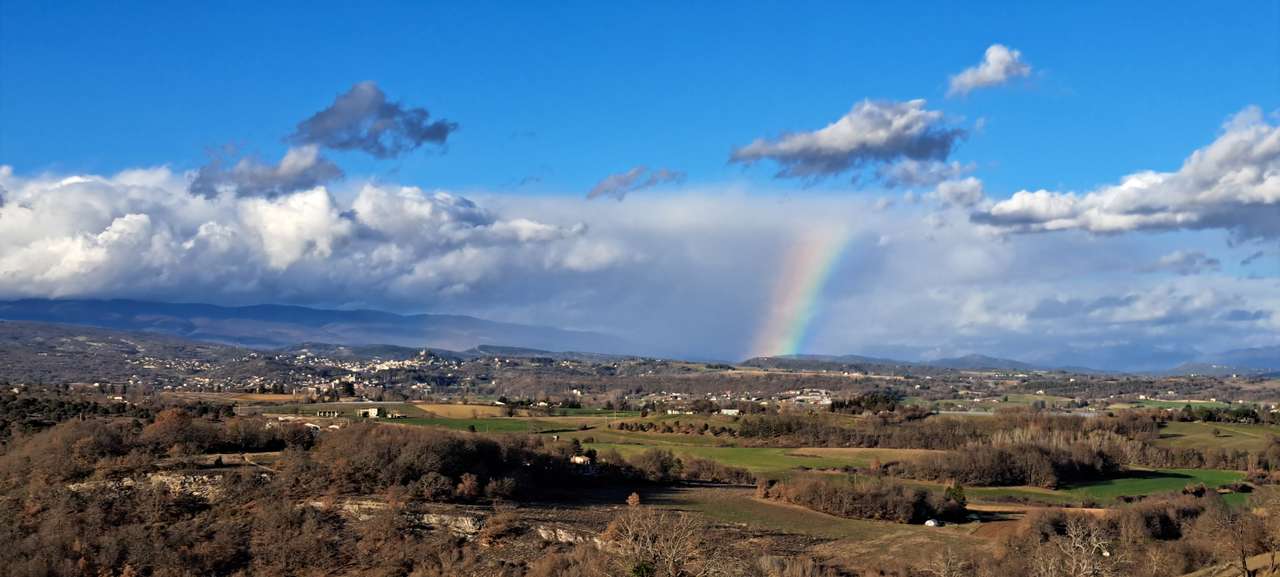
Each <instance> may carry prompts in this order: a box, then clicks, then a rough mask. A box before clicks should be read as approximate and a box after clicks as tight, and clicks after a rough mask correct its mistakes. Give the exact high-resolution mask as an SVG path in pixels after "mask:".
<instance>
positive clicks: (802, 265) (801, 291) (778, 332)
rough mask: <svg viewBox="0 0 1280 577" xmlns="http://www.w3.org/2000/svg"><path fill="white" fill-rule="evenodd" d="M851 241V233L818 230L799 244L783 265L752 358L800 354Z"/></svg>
mask: <svg viewBox="0 0 1280 577" xmlns="http://www.w3.org/2000/svg"><path fill="white" fill-rule="evenodd" d="M848 240H849V235H848V232H847V231H845V230H844V229H837V228H828V229H815V230H812V231H809V232H807V233H805V234H804V235H803V236H802V237H800V238H799V239H797V240H796V242H795V244H793V245H792V247H791V250H790V251H788V253H787V255H786V257H785V258H784V260H783V262H782V267H781V270H780V273H779V275H778V276H777V280H776V281H775V284H774V287H773V297H772V298H771V299H770V301H769V303H770V306H769V310H768V311H766V317H765V320H764V323H763V324H761V326H760V329H759V330H758V331H757V332H756V338H755V340H754V341H753V345H752V349H751V350H752V354H751V356H757V357H758V356H778V355H792V354H796V353H798V352H800V350H801V349H800V347H801V345H802V344H803V341H804V338H805V337H806V336H807V334H808V332H809V325H810V324H811V323H812V322H813V319H814V318H815V317H816V316H817V313H818V308H819V305H820V303H821V300H822V293H823V289H824V288H825V287H826V285H827V282H828V281H829V280H830V279H831V274H832V273H833V272H834V271H835V269H836V267H837V265H838V264H839V263H840V257H841V255H842V254H844V250H845V247H846V246H847V245H848Z"/></svg>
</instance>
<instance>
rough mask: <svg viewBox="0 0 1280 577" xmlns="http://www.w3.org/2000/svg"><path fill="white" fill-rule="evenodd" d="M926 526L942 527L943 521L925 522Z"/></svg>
mask: <svg viewBox="0 0 1280 577" xmlns="http://www.w3.org/2000/svg"><path fill="white" fill-rule="evenodd" d="M924 526H925V527H941V526H942V521H939V520H937V519H929V520H928V521H925V522H924Z"/></svg>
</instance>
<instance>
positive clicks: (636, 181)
mask: <svg viewBox="0 0 1280 577" xmlns="http://www.w3.org/2000/svg"><path fill="white" fill-rule="evenodd" d="M684 177H685V174H684V172H681V171H679V170H671V169H667V168H659V169H656V170H649V168H648V167H646V166H637V167H635V168H632V169H631V170H628V171H626V172H619V173H617V174H610V175H609V176H606V177H604V178H603V179H601V180H600V182H597V183H596V185H595V186H593V187H591V191H590V192H588V193H587V198H598V197H601V196H611V197H613V198H616V199H618V200H622V199H623V198H626V196H627V194H629V193H632V192H635V191H637V190H642V189H645V188H650V187H653V186H658V185H660V184H668V183H674V182H682V181H684Z"/></svg>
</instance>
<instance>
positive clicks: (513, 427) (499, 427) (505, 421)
mask: <svg viewBox="0 0 1280 577" xmlns="http://www.w3.org/2000/svg"><path fill="white" fill-rule="evenodd" d="M387 422H389V423H399V424H404V425H416V426H420V427H443V428H446V429H453V430H455V431H469V430H471V427H475V430H476V432H477V433H543V432H550V431H572V430H575V429H576V428H577V425H576V424H574V423H571V422H565V421H555V420H548V419H527V418H519V417H495V418H492V419H443V418H435V417H413V418H408V419H393V420H388V421H387Z"/></svg>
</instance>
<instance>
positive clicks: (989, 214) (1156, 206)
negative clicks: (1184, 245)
mask: <svg viewBox="0 0 1280 577" xmlns="http://www.w3.org/2000/svg"><path fill="white" fill-rule="evenodd" d="M974 220H975V221H976V222H980V223H984V224H989V225H993V226H996V227H999V228H1001V229H1004V230H1008V231H1014V232H1047V231H1059V230H1084V231H1088V232H1092V233H1121V232H1128V231H1135V230H1177V229H1224V230H1227V231H1230V232H1231V233H1232V234H1233V236H1234V237H1235V238H1236V239H1237V240H1248V239H1269V238H1276V237H1277V236H1280V127H1277V126H1276V125H1274V124H1270V123H1268V122H1266V121H1265V120H1264V118H1263V115H1262V112H1261V110H1259V109H1258V108H1257V107H1250V108H1247V109H1245V110H1244V111H1242V112H1240V113H1239V114H1237V115H1236V116H1235V117H1233V118H1232V119H1231V120H1230V121H1228V122H1227V123H1226V124H1225V125H1224V127H1223V132H1222V134H1221V135H1220V136H1219V137H1218V138H1217V139H1216V140H1215V141H1214V142H1213V143H1211V144H1209V145H1208V146H1206V147H1204V148H1201V149H1199V150H1196V151H1195V152H1193V153H1192V154H1191V156H1190V157H1188V158H1187V159H1186V161H1184V162H1183V164H1182V167H1181V168H1179V169H1178V170H1177V171H1174V172H1155V171H1144V172H1138V173H1134V174H1130V175H1128V176H1126V177H1124V178H1123V179H1121V181H1120V182H1119V184H1115V185H1111V186H1106V187H1102V188H1099V189H1097V190H1094V191H1091V192H1088V193H1085V194H1076V193H1073V192H1057V191H1048V190H1037V191H1027V190H1023V191H1019V192H1017V193H1015V194H1014V195H1013V196H1012V197H1011V198H1009V199H1007V200H1004V201H1001V202H998V203H996V204H995V205H993V206H992V207H991V208H990V209H989V210H986V211H984V212H980V213H976V214H975V215H974Z"/></svg>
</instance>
